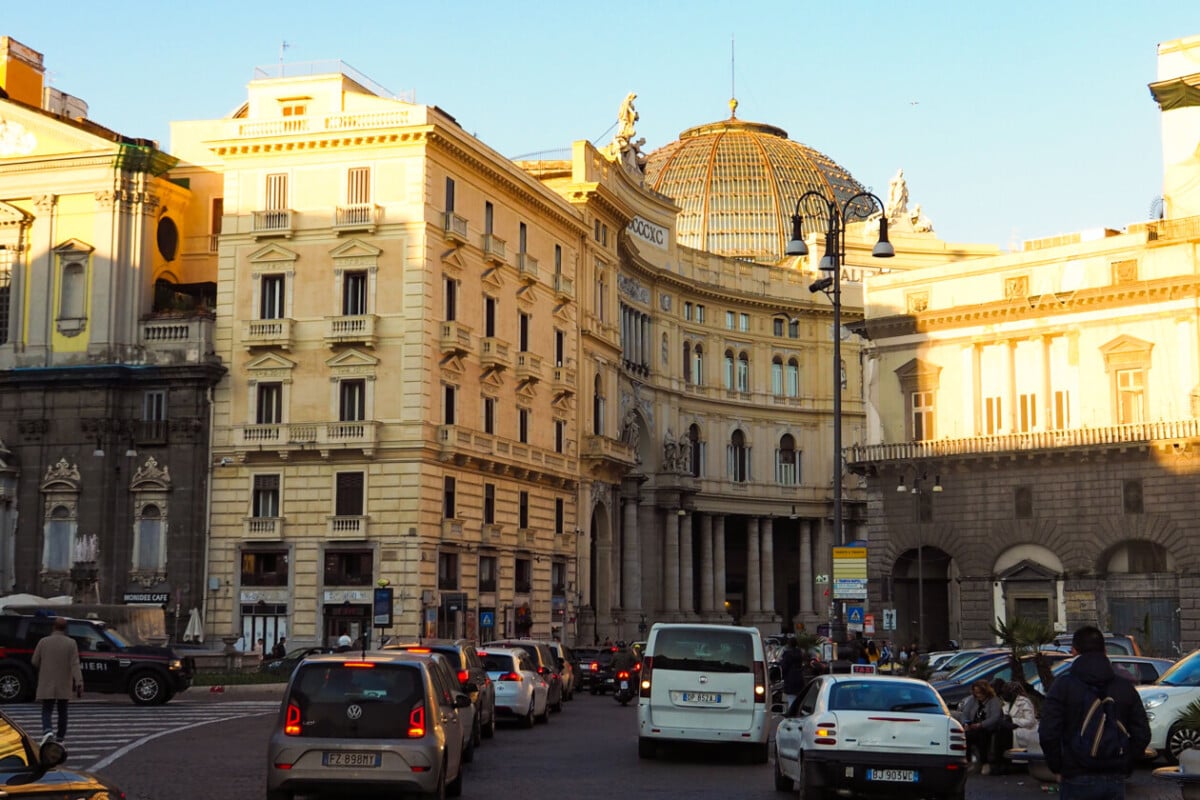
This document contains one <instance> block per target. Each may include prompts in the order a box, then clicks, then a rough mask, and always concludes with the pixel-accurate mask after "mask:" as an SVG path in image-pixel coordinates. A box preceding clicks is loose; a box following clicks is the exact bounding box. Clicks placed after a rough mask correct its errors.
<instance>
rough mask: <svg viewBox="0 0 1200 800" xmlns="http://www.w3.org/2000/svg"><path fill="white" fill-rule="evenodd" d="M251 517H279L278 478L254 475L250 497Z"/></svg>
mask: <svg viewBox="0 0 1200 800" xmlns="http://www.w3.org/2000/svg"><path fill="white" fill-rule="evenodd" d="M250 502H251V508H250V512H251V516H254V517H257V518H260V519H262V518H267V519H271V518H274V517H278V516H279V476H278V475H255V476H254V490H253V494H252V495H251V499H250Z"/></svg>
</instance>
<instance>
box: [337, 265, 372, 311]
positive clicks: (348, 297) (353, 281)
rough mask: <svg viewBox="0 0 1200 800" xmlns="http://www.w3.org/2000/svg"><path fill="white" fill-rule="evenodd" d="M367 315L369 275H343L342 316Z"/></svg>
mask: <svg viewBox="0 0 1200 800" xmlns="http://www.w3.org/2000/svg"><path fill="white" fill-rule="evenodd" d="M366 313H367V273H366V272H346V273H344V274H343V275H342V316H345V317H360V316H362V315H363V314H366Z"/></svg>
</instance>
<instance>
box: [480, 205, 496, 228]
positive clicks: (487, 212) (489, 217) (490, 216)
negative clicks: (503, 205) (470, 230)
mask: <svg viewBox="0 0 1200 800" xmlns="http://www.w3.org/2000/svg"><path fill="white" fill-rule="evenodd" d="M495 218H496V208H495V206H493V205H492V201H491V200H486V201H484V203H483V232H484V233H485V234H488V235H490V234H491V233H493V230H492V226H493V225H494V224H495Z"/></svg>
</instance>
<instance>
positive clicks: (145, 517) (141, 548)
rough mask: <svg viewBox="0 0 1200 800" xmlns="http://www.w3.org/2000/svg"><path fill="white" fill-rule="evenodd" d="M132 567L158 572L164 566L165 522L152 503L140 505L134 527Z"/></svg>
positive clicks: (142, 570) (157, 508)
mask: <svg viewBox="0 0 1200 800" xmlns="http://www.w3.org/2000/svg"><path fill="white" fill-rule="evenodd" d="M133 538H134V542H133V568H134V570H136V571H138V572H160V571H161V570H162V569H163V567H165V566H166V550H167V547H166V545H167V541H166V540H167V537H166V522H165V520H164V519H163V515H162V510H161V509H159V507H158V506H156V505H154V504H152V503H151V504H147V505H145V506H142V508H141V510H140V512H139V514H138V520H137V526H136V528H135V529H134V537H133Z"/></svg>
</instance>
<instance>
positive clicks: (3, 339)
mask: <svg viewBox="0 0 1200 800" xmlns="http://www.w3.org/2000/svg"><path fill="white" fill-rule="evenodd" d="M13 252H14V251H13V250H11V249H10V248H8V247H4V246H0V344H8V337H9V333H8V326H9V323H10V322H11V316H10V315H11V313H12V265H13Z"/></svg>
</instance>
